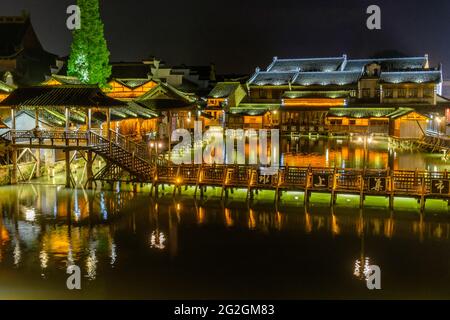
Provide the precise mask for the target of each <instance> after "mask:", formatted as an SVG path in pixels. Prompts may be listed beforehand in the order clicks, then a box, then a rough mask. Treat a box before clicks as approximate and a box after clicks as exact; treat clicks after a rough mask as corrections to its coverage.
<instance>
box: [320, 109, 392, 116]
mask: <svg viewBox="0 0 450 320" xmlns="http://www.w3.org/2000/svg"><path fill="white" fill-rule="evenodd" d="M393 112H395V108H330V110H329V111H328V116H335V117H349V118H371V117H376V118H384V117H388V116H389V115H390V114H391V113H393Z"/></svg>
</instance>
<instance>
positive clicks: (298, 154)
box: [281, 136, 450, 171]
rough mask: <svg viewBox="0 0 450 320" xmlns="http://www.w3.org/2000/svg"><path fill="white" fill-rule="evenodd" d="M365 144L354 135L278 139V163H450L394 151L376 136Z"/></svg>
mask: <svg viewBox="0 0 450 320" xmlns="http://www.w3.org/2000/svg"><path fill="white" fill-rule="evenodd" d="M366 146H367V147H366V148H365V145H364V143H363V142H361V141H360V139H358V137H357V136H355V137H352V138H317V139H309V138H306V137H302V138H296V139H286V138H285V139H282V140H281V150H282V151H283V152H282V161H281V163H283V164H287V165H289V166H300V167H307V166H309V165H311V166H313V167H334V166H336V167H338V168H357V169H359V168H363V167H364V166H367V167H368V168H373V169H385V168H387V167H389V168H391V169H394V170H415V169H419V170H430V171H444V170H445V169H447V170H449V169H450V162H448V161H447V160H446V159H444V155H443V154H439V153H434V154H432V153H427V152H419V151H417V150H403V151H402V150H394V149H392V148H391V147H390V145H389V141H388V139H387V138H382V137H376V138H373V139H372V140H371V143H368V144H367V145H366Z"/></svg>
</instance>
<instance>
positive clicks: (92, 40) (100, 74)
mask: <svg viewBox="0 0 450 320" xmlns="http://www.w3.org/2000/svg"><path fill="white" fill-rule="evenodd" d="M77 5H78V6H79V8H80V18H81V28H79V29H76V30H74V31H73V41H72V47H71V52H70V58H69V64H68V71H67V74H68V75H69V76H75V77H77V78H78V79H79V80H80V81H81V82H82V83H85V84H98V85H99V86H101V87H104V86H106V82H107V79H108V78H109V76H110V75H111V66H110V65H109V50H108V47H107V44H106V40H105V37H104V32H103V29H104V27H103V22H102V20H101V18H100V10H99V0H78V1H77Z"/></svg>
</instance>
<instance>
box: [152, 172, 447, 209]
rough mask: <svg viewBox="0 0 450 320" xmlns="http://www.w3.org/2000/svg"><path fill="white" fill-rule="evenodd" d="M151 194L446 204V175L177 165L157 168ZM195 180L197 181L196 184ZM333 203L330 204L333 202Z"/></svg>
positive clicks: (442, 173) (434, 173)
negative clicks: (208, 190)
mask: <svg viewBox="0 0 450 320" xmlns="http://www.w3.org/2000/svg"><path fill="white" fill-rule="evenodd" d="M156 176H157V179H153V180H152V181H149V182H152V183H153V184H154V185H155V186H156V188H157V186H158V185H161V184H168V185H177V186H180V185H186V186H187V185H195V186H196V187H222V188H223V189H224V190H226V189H230V188H245V189H247V190H249V192H251V191H253V190H259V189H265V190H275V191H277V193H282V192H284V191H303V192H305V193H306V194H310V193H314V192H322V193H330V194H332V195H333V197H334V196H335V195H337V194H339V193H348V194H358V195H360V196H361V199H362V201H363V198H364V196H366V195H379V196H385V197H390V198H391V197H394V196H402V197H416V198H419V199H421V200H425V198H426V197H433V198H440V199H450V179H449V175H448V172H447V171H442V172H429V171H418V170H416V171H408V170H389V169H385V170H377V169H341V168H313V167H280V168H278V169H277V170H275V172H274V174H270V175H267V174H265V173H264V171H262V170H261V168H258V167H255V166H247V165H179V166H165V165H164V166H161V165H158V166H156ZM196 177H197V178H196ZM333 201H334V200H333Z"/></svg>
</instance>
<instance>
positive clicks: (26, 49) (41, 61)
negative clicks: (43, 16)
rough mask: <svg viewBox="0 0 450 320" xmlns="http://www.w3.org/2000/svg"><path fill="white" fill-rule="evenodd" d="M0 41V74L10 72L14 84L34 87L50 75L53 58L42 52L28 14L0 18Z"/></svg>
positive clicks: (54, 58) (51, 55)
mask: <svg viewBox="0 0 450 320" xmlns="http://www.w3.org/2000/svg"><path fill="white" fill-rule="evenodd" d="M0 39H1V42H0V73H2V72H10V73H11V74H12V75H13V78H14V82H15V83H16V84H22V85H34V84H38V83H41V82H42V81H44V79H45V76H48V75H50V74H51V69H52V67H53V66H54V65H55V64H56V56H55V55H53V54H51V53H48V52H47V51H45V49H44V48H43V46H42V44H41V43H40V41H39V38H38V37H37V35H36V33H35V31H34V28H33V25H32V24H31V20H30V16H29V15H28V14H26V13H24V14H23V15H21V16H4V17H0Z"/></svg>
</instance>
